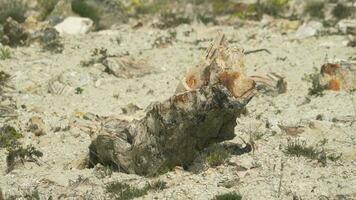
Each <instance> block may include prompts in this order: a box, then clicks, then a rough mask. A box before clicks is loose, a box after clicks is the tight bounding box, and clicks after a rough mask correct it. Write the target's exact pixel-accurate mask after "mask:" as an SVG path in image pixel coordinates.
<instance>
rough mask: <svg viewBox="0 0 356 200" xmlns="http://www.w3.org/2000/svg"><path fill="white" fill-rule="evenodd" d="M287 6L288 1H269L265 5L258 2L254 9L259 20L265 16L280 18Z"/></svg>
mask: <svg viewBox="0 0 356 200" xmlns="http://www.w3.org/2000/svg"><path fill="white" fill-rule="evenodd" d="M287 4H288V0H267V1H266V2H264V3H261V2H260V1H257V3H256V4H255V6H254V8H253V9H254V10H255V11H256V12H257V16H258V17H259V18H262V16H263V14H268V15H271V16H275V17H277V16H280V13H281V12H282V11H283V9H284V8H285V6H286V5H287Z"/></svg>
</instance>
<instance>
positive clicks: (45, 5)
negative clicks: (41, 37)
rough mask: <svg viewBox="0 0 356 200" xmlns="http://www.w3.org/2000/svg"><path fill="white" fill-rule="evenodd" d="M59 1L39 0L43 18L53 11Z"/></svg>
mask: <svg viewBox="0 0 356 200" xmlns="http://www.w3.org/2000/svg"><path fill="white" fill-rule="evenodd" d="M58 1H59V0H37V4H38V6H39V9H40V10H41V18H42V19H45V18H46V17H47V16H48V15H49V14H50V13H51V12H52V11H53V9H54V8H55V6H56V5H57V3H58Z"/></svg>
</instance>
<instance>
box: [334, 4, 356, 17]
mask: <svg viewBox="0 0 356 200" xmlns="http://www.w3.org/2000/svg"><path fill="white" fill-rule="evenodd" d="M351 14H352V8H351V7H348V6H345V5H344V4H342V3H338V4H337V5H336V6H335V7H334V9H333V10H332V15H333V16H334V17H336V18H337V19H344V18H347V17H349V16H351Z"/></svg>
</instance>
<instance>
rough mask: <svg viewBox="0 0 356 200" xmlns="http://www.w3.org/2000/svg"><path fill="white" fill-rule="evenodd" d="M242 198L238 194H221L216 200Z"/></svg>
mask: <svg viewBox="0 0 356 200" xmlns="http://www.w3.org/2000/svg"><path fill="white" fill-rule="evenodd" d="M241 199H242V196H241V195H239V194H237V193H236V192H229V193H225V194H219V195H216V196H215V197H214V200H241Z"/></svg>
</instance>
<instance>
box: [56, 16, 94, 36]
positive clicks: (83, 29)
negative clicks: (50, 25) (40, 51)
mask: <svg viewBox="0 0 356 200" xmlns="http://www.w3.org/2000/svg"><path fill="white" fill-rule="evenodd" d="M93 25H94V22H93V21H92V20H91V19H89V18H83V17H67V18H66V19H64V20H63V22H61V23H59V24H57V25H56V26H55V27H54V28H55V29H56V30H57V31H58V32H59V33H60V34H71V35H76V34H85V33H88V32H89V31H90V30H91V29H92V27H93Z"/></svg>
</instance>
